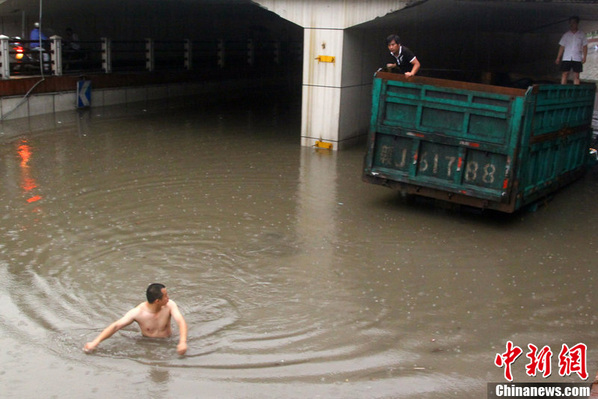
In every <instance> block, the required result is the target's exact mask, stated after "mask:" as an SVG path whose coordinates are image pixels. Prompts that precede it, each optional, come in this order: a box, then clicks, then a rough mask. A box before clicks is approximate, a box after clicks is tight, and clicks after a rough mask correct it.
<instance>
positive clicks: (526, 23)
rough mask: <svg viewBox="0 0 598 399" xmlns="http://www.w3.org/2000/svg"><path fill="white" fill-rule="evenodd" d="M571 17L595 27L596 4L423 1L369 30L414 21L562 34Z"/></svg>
mask: <svg viewBox="0 0 598 399" xmlns="http://www.w3.org/2000/svg"><path fill="white" fill-rule="evenodd" d="M571 15H578V16H579V17H580V18H581V19H582V20H583V21H584V23H588V21H590V22H591V24H592V25H595V24H598V1H579V0H578V1H575V0H573V1H560V0H556V1H546V0H542V1H529V0H425V1H420V2H414V3H413V5H412V6H410V7H407V8H405V9H403V10H401V11H398V12H396V13H394V14H392V15H389V16H387V17H385V18H380V19H378V20H375V21H371V22H369V23H368V26H369V27H376V26H379V27H381V28H387V27H398V29H399V30H400V27H401V25H403V24H410V25H413V24H414V22H413V21H417V22H416V24H418V25H421V26H423V27H425V28H426V29H430V30H434V31H443V32H451V31H470V30H471V31H476V32H511V33H533V32H535V33H542V32H546V33H550V32H558V33H562V32H563V26H565V27H566V23H565V24H564V25H563V22H566V21H567V19H568V17H569V16H571ZM594 29H596V28H594ZM447 39H448V38H447Z"/></svg>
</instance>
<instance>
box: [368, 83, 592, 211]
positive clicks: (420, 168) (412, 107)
mask: <svg viewBox="0 0 598 399" xmlns="http://www.w3.org/2000/svg"><path fill="white" fill-rule="evenodd" d="M595 91H596V88H595V85H590V84H587V85H580V86H574V85H557V84H540V85H533V86H530V87H529V88H528V89H515V88H507V87H499V86H491V85H483V84H477V83H466V82H460V81H451V80H444V79H433V78H423V77H415V78H409V79H406V78H405V77H404V76H403V75H397V74H391V73H384V72H379V73H377V74H376V76H375V77H374V85H373V90H372V115H371V122H370V130H369V136H368V149H367V154H366V157H365V162H364V170H363V180H364V181H366V182H369V183H374V184H381V185H385V186H389V187H393V188H399V189H400V190H402V191H404V192H406V193H409V194H415V195H422V196H426V197H432V198H438V199H442V200H446V201H451V202H455V203H460V204H466V205H470V206H475V207H480V208H489V209H496V210H500V211H503V212H514V211H516V210H517V209H519V208H521V207H522V206H524V205H526V204H529V203H531V202H534V201H536V200H538V199H539V198H541V197H543V196H546V195H548V194H549V193H551V192H553V191H555V190H557V189H558V188H560V187H562V186H563V185H565V184H567V183H569V182H571V181H573V180H575V179H577V178H579V177H580V176H581V175H582V174H583V172H584V171H585V170H586V169H587V166H588V156H589V147H590V141H591V138H592V128H591V122H592V113H593V108H594V97H595Z"/></svg>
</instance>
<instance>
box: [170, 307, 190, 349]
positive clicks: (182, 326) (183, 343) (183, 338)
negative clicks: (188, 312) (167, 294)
mask: <svg viewBox="0 0 598 399" xmlns="http://www.w3.org/2000/svg"><path fill="white" fill-rule="evenodd" d="M168 305H169V308H170V315H171V316H172V318H173V319H174V321H176V323H177V325H178V326H179V335H180V337H179V344H178V345H177V347H176V351H177V352H178V354H179V355H184V354H185V352H187V322H186V321H185V318H184V317H183V315H182V314H181V312H180V310H179V307H178V306H177V304H176V303H175V302H174V301H173V300H170V301H168Z"/></svg>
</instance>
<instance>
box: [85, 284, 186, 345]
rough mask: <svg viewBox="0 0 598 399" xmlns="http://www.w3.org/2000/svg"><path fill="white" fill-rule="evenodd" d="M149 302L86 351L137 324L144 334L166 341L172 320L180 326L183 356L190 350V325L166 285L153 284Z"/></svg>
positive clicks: (127, 314)
mask: <svg viewBox="0 0 598 399" xmlns="http://www.w3.org/2000/svg"><path fill="white" fill-rule="evenodd" d="M146 297H147V302H143V303H140V304H139V305H137V307H135V308H133V309H131V310H129V311H128V312H127V313H126V314H125V315H124V316H123V317H122V318H121V319H119V320H117V321H115V322H114V323H112V324H110V325H109V326H108V327H106V328H105V329H104V331H102V332H101V333H100V335H98V336H97V337H96V339H94V340H93V341H91V342H88V343H86V344H85V346H84V347H83V350H84V351H85V352H91V351H94V350H95V349H96V348H97V347H98V345H99V344H100V342H102V341H103V340H105V339H107V338H110V337H111V336H112V335H113V334H114V333H115V332H117V331H118V330H120V329H122V328H124V327H126V326H128V325H129V324H131V323H133V322H137V324H138V325H139V328H140V329H141V334H142V335H143V336H145V337H150V338H167V337H170V336H171V335H172V329H171V328H170V318H171V317H172V318H173V319H174V321H176V322H177V324H178V326H179V334H180V338H179V344H178V345H177V352H178V354H179V355H184V354H185V352H186V351H187V323H186V322H185V319H184V318H183V315H182V314H181V312H180V311H179V308H178V306H177V304H176V303H175V302H174V301H170V300H169V298H168V293H167V292H166V287H165V286H164V285H163V284H159V283H154V284H150V285H149V287H147V291H146Z"/></svg>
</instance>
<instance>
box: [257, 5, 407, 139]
mask: <svg viewBox="0 0 598 399" xmlns="http://www.w3.org/2000/svg"><path fill="white" fill-rule="evenodd" d="M253 1H254V2H255V3H258V4H260V5H262V6H263V7H264V8H267V9H268V10H270V11H273V12H275V13H277V14H278V15H280V16H281V17H282V18H285V19H287V20H289V21H291V22H293V23H295V24H297V25H299V26H302V27H303V29H304V35H303V38H304V43H303V48H304V50H303V98H302V109H301V144H302V145H304V146H313V145H315V144H316V143H317V142H322V143H323V144H324V145H326V146H328V145H331V146H332V149H333V150H338V149H341V148H342V147H343V146H344V145H345V144H347V145H348V144H350V143H352V142H353V141H354V139H358V138H359V136H360V135H361V136H365V134H366V133H367V127H368V122H369V107H370V104H371V101H368V97H369V95H370V92H371V83H372V76H373V74H374V72H375V70H371V71H370V70H361V69H360V68H359V66H361V65H362V58H363V57H364V54H365V53H368V52H369V51H367V50H368V49H367V48H364V45H363V43H362V42H361V41H360V40H359V38H356V37H352V35H351V34H350V33H348V32H347V28H349V27H351V26H355V25H358V24H361V23H364V22H367V21H370V20H372V19H375V18H378V17H382V16H384V15H386V14H388V13H391V12H394V11H397V10H400V9H402V8H404V7H405V6H407V5H408V4H409V3H410V2H411V0H369V1H363V0H344V1H338V0H301V1H299V0H253ZM383 39H384V38H381V39H380V42H381V43H382V42H383ZM331 57H333V59H332V58H331ZM366 108H367V109H366Z"/></svg>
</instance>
